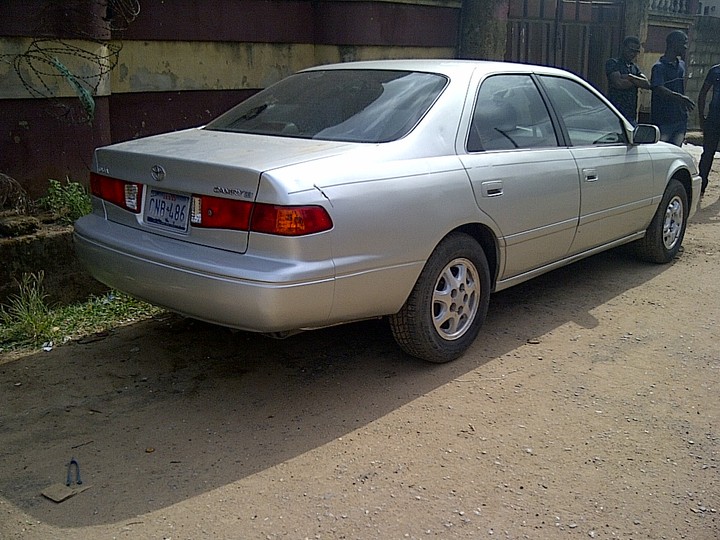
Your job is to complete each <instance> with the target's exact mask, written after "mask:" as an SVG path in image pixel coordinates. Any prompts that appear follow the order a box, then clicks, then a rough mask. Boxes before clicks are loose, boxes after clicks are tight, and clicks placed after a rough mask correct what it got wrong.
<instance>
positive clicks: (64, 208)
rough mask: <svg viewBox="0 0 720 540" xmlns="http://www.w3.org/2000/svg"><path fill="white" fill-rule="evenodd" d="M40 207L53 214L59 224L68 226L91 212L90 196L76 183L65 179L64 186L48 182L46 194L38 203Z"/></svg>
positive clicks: (51, 181) (52, 181)
mask: <svg viewBox="0 0 720 540" xmlns="http://www.w3.org/2000/svg"><path fill="white" fill-rule="evenodd" d="M38 202H39V204H40V207H41V208H43V209H44V210H47V211H48V212H51V213H52V214H54V215H55V216H56V218H57V220H58V221H59V222H60V223H64V224H66V225H70V224H71V223H73V222H74V221H75V220H76V219H78V218H81V217H82V216H84V215H86V214H89V213H90V211H91V210H92V203H91V202H90V195H88V192H87V190H86V189H85V188H84V187H83V186H82V185H81V184H78V183H77V182H71V181H70V179H66V182H65V184H62V183H60V182H58V181H57V180H50V185H49V187H48V193H47V195H46V196H45V197H42V198H41V199H40V200H39V201H38Z"/></svg>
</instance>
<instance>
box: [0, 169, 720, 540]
mask: <svg viewBox="0 0 720 540" xmlns="http://www.w3.org/2000/svg"><path fill="white" fill-rule="evenodd" d="M718 184H719V182H718V177H717V176H716V177H714V178H713V179H712V181H711V186H710V188H709V191H708V193H707V194H706V196H705V198H704V199H703V201H702V203H701V210H700V211H699V212H698V214H697V215H696V216H695V217H694V218H693V219H692V221H691V223H690V226H689V229H688V232H687V235H686V238H685V243H684V245H685V250H684V253H682V255H681V256H680V257H679V258H678V259H676V260H675V261H674V262H673V263H672V264H670V265H667V266H654V265H648V264H644V263H640V262H638V261H636V260H635V259H634V258H633V256H632V255H631V254H630V253H628V252H627V250H624V249H620V250H615V251H612V252H609V253H606V254H602V255H599V256H596V257H593V258H591V259H588V260H586V261H583V262H580V263H578V264H575V265H573V266H570V267H568V268H565V269H562V270H559V271H556V272H553V273H551V274H548V275H545V276H543V277H541V278H538V279H536V280H534V281H532V282H530V283H527V284H524V285H521V286H518V287H516V288H514V289H511V290H508V291H505V292H502V293H499V294H497V295H495V296H494V297H493V299H492V302H491V306H490V314H489V317H488V320H487V323H486V325H485V327H484V329H483V331H482V332H481V335H480V337H479V338H478V340H477V341H476V343H475V345H474V346H473V347H472V348H471V350H470V351H469V353H468V354H466V355H465V356H464V357H463V358H461V359H460V360H458V361H456V362H453V363H451V364H446V365H441V366H435V365H429V364H424V363H422V362H419V361H414V360H412V359H410V358H407V357H405V356H403V355H402V354H401V353H400V352H399V350H398V349H397V348H396V346H395V344H394V343H393V341H392V338H391V336H390V334H389V331H388V330H387V328H386V326H385V325H384V324H383V323H382V322H381V321H371V322H367V323H361V324H356V325H349V326H344V327H338V328H334V329H329V330H323V331H318V332H313V333H307V334H302V335H298V336H295V337H293V338H290V339H288V340H284V341H275V340H270V339H268V338H264V337H261V336H255V335H249V334H245V333H238V332H235V333H233V332H230V331H228V330H225V329H222V328H217V327H213V326H210V325H206V324H202V323H197V322H193V321H189V320H184V319H181V318H178V317H175V316H167V317H164V318H160V319H156V320H152V321H146V322H143V323H139V324H135V325H133V326H129V327H125V328H122V329H118V330H117V331H115V332H113V333H112V334H111V335H109V336H107V337H104V338H102V339H98V340H82V342H75V343H70V344H67V345H65V346H62V347H58V348H56V349H54V350H52V351H51V352H47V353H46V352H42V353H38V354H34V355H31V356H26V357H23V358H20V359H15V360H12V361H9V359H8V358H7V357H6V358H5V359H4V360H5V362H3V363H2V364H0V407H1V408H0V538H3V539H6V540H8V539H16V538H28V539H65V538H71V539H105V538H121V539H122V538H153V539H155V538H158V539H161V538H162V539H195V538H227V539H235V538H237V539H246V538H247V539H256V538H257V539H276V538H289V539H304V538H320V539H342V538H348V539H404V538H410V539H412V538H417V539H419V538H423V539H427V538H531V539H554V538H598V539H604V538H622V539H630V538H633V539H681V538H687V539H692V540H706V539H716V538H719V537H720V479H719V477H718V465H719V463H718V460H719V459H720V400H719V399H718V392H719V391H720V352H719V350H718V337H719V336H720V331H719V329H718V318H719V316H720V307H718V305H719V304H718V298H719V297H720V280H719V279H718V276H719V275H720V271H719V270H718V266H719V265H720V245H719V244H720V201H718V195H719V194H720V187H719V185H718ZM2 361H3V359H2V357H0V362H2ZM71 458H75V459H76V460H77V462H78V463H79V465H80V469H81V474H82V480H83V486H85V487H89V489H87V490H86V491H84V492H82V493H79V494H77V495H76V496H74V497H72V498H70V499H68V500H66V501H64V502H62V503H54V502H51V501H49V500H47V499H46V498H44V497H43V496H41V492H42V491H43V490H44V489H45V488H47V487H48V486H50V485H51V484H56V483H61V484H62V483H64V481H65V479H66V472H67V464H68V462H69V461H70V459H71Z"/></svg>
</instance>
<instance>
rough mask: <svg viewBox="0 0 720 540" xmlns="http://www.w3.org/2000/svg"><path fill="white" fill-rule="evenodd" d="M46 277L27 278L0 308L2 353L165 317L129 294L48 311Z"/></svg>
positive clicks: (107, 295) (110, 294) (63, 341)
mask: <svg viewBox="0 0 720 540" xmlns="http://www.w3.org/2000/svg"><path fill="white" fill-rule="evenodd" d="M42 281H43V273H42V272H39V273H37V274H24V275H23V279H22V282H21V283H19V286H20V292H19V293H18V294H17V295H13V296H12V297H11V298H10V301H9V304H8V305H7V306H3V307H0V353H1V352H7V351H25V350H27V351H32V350H36V349H39V348H40V347H43V346H53V345H56V344H60V343H65V342H67V341H70V340H72V339H77V338H80V337H82V336H87V335H90V334H95V333H97V332H104V331H106V330H110V329H112V328H115V327H117V326H122V325H124V324H128V323H131V322H135V321H139V320H142V319H147V318H149V317H152V316H153V315H157V314H159V313H162V312H163V311H164V310H163V309H162V308H159V307H156V306H152V305H150V304H147V303H146V302H141V301H140V300H136V299H135V298H132V297H130V296H128V295H126V294H123V293H119V292H115V291H112V292H109V293H107V294H105V295H102V296H93V297H91V298H90V299H89V300H87V301H86V302H82V303H78V304H72V305H69V306H59V307H52V308H51V307H49V306H48V305H47V303H46V298H47V295H45V294H44V292H43V287H42Z"/></svg>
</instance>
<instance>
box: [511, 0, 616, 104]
mask: <svg viewBox="0 0 720 540" xmlns="http://www.w3.org/2000/svg"><path fill="white" fill-rule="evenodd" d="M509 7H510V9H509V13H508V41H507V49H506V51H505V60H508V61H511V62H522V63H531V64H542V65H546V66H556V67H561V68H564V69H568V70H570V71H572V72H574V73H577V74H578V75H580V76H581V77H583V78H584V79H585V80H587V81H589V82H590V83H592V84H593V85H595V86H596V87H597V88H599V89H600V90H602V91H603V92H604V91H606V90H607V79H606V77H605V61H606V60H607V59H608V58H610V57H611V56H613V55H615V54H616V53H617V50H618V45H619V43H620V41H621V40H622V38H623V35H622V32H623V19H624V13H625V3H624V0H607V1H597V0H510V6H509Z"/></svg>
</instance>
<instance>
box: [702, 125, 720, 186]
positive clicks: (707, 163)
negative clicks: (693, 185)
mask: <svg viewBox="0 0 720 540" xmlns="http://www.w3.org/2000/svg"><path fill="white" fill-rule="evenodd" d="M718 143H720V121H711V120H710V119H707V120H705V130H704V131H703V153H702V156H700V165H699V167H698V168H699V169H700V176H701V177H702V191H701V193H705V189H706V188H707V185H708V176H709V175H710V169H711V168H712V163H713V158H714V157H715V152H717V148H718Z"/></svg>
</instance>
